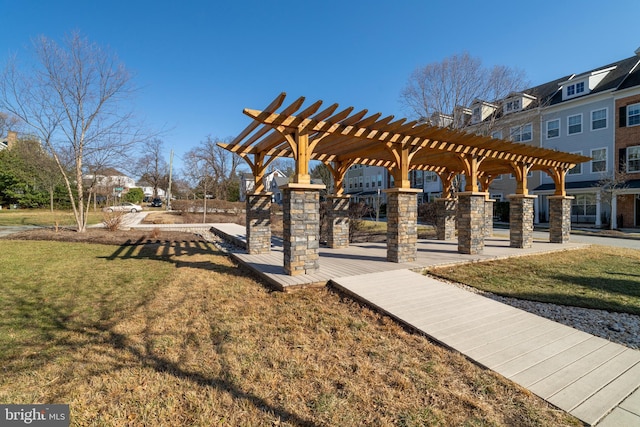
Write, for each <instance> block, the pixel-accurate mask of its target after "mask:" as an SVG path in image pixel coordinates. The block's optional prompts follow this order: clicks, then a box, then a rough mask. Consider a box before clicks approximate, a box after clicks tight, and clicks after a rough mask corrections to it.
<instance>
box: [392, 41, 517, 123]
mask: <svg viewBox="0 0 640 427" xmlns="http://www.w3.org/2000/svg"><path fill="white" fill-rule="evenodd" d="M525 85H526V81H525V74H524V72H523V71H521V70H517V69H512V68H509V67H506V66H494V67H492V68H486V67H484V66H483V65H482V62H481V61H480V59H478V58H474V57H472V56H470V55H469V54H468V53H463V54H460V55H452V56H450V57H448V58H445V59H444V60H443V61H442V62H434V63H431V64H428V65H426V66H424V67H419V68H417V69H416V70H415V71H413V73H412V74H411V76H410V77H409V80H408V82H407V85H406V86H405V88H404V89H403V90H402V92H401V95H400V101H401V103H402V105H403V107H404V108H405V109H406V110H407V114H408V115H409V116H410V117H413V118H416V119H421V120H425V121H428V120H433V118H434V117H447V119H446V120H444V121H442V120H440V121H438V122H437V123H435V124H437V125H439V126H443V127H444V126H447V127H453V128H459V127H462V126H463V123H462V122H461V120H459V119H460V118H459V114H458V111H459V109H460V108H465V107H469V106H470V105H471V104H472V103H473V102H474V101H475V100H482V101H487V102H493V101H496V100H499V99H503V98H505V97H506V96H507V95H508V94H509V93H511V92H514V91H517V90H522V89H523V88H524V87H525Z"/></svg>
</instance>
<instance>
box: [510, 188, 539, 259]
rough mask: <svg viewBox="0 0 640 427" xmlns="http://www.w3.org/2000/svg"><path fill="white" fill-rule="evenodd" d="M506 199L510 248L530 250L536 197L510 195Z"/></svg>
mask: <svg viewBox="0 0 640 427" xmlns="http://www.w3.org/2000/svg"><path fill="white" fill-rule="evenodd" d="M508 198H509V243H510V246H511V247H512V248H530V247H531V246H532V245H533V204H534V200H535V199H536V198H537V196H525V195H523V194H512V195H510V196H509V197H508Z"/></svg>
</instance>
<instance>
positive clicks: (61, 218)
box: [0, 209, 103, 227]
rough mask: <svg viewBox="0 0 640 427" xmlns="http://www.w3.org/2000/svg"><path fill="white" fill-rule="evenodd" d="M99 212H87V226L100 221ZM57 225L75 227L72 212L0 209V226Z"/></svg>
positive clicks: (100, 214) (100, 215) (100, 213)
mask: <svg viewBox="0 0 640 427" xmlns="http://www.w3.org/2000/svg"><path fill="white" fill-rule="evenodd" d="M102 215H103V214H102V212H101V211H100V210H98V211H95V212H94V211H93V209H91V210H90V211H89V217H88V221H87V224H88V225H91V224H98V223H100V222H101V221H102ZM56 224H58V225H59V226H61V227H69V226H75V224H76V221H75V218H74V216H73V212H72V211H61V210H54V211H53V212H51V211H50V210H49V209H2V210H0V226H16V225H37V226H42V227H53V226H55V225H56Z"/></svg>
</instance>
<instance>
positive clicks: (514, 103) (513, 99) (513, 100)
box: [502, 93, 536, 114]
mask: <svg viewBox="0 0 640 427" xmlns="http://www.w3.org/2000/svg"><path fill="white" fill-rule="evenodd" d="M535 99H536V98H535V97H534V96H531V95H528V94H526V93H512V94H510V95H509V96H508V97H507V99H506V100H505V101H504V103H503V104H502V113H503V114H509V113H515V112H517V111H522V110H524V109H525V108H527V107H529V105H531V103H532V102H533V101H534V100H535Z"/></svg>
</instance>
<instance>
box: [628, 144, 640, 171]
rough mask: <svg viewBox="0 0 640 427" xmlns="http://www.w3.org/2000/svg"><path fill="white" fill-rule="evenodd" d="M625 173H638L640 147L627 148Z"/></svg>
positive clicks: (639, 167) (639, 169) (639, 168)
mask: <svg viewBox="0 0 640 427" xmlns="http://www.w3.org/2000/svg"><path fill="white" fill-rule="evenodd" d="M627 172H640V145H636V146H635V147H627Z"/></svg>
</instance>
